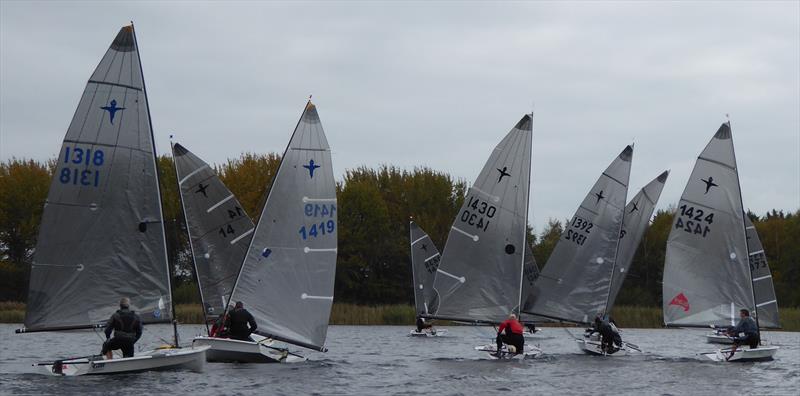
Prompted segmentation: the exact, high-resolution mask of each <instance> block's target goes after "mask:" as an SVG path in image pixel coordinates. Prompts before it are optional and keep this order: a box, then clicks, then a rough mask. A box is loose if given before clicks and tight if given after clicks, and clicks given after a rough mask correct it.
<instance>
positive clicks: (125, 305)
mask: <svg viewBox="0 0 800 396" xmlns="http://www.w3.org/2000/svg"><path fill="white" fill-rule="evenodd" d="M130 305H131V302H130V300H128V298H127V297H123V298H122V299H121V300H119V310H117V312H115V313H114V314H113V315H111V318H110V319H109V320H108V323H106V328H105V333H106V342H104V343H103V349H102V351H101V352H100V353H101V354H103V355H106V359H112V358H113V357H114V354H113V351H114V350H116V349H121V350H122V357H126V358H127V357H133V344H135V343H136V341H139V338H141V337H142V330H143V329H144V326H143V325H142V319H141V318H139V315H137V314H136V312H133V311H131V310H130ZM112 331H113V332H114V337H111V332H112ZM109 337H111V338H109Z"/></svg>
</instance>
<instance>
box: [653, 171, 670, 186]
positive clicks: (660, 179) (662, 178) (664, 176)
mask: <svg viewBox="0 0 800 396" xmlns="http://www.w3.org/2000/svg"><path fill="white" fill-rule="evenodd" d="M667 176H669V171H668V170H665V171H664V172H663V173H661V174H660V175H658V179H656V180H658V182H659V183H661V184H664V183H666V182H667Z"/></svg>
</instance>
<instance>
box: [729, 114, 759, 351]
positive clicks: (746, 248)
mask: <svg viewBox="0 0 800 396" xmlns="http://www.w3.org/2000/svg"><path fill="white" fill-rule="evenodd" d="M728 129H730V130H731V146H733V130H732V129H731V120H730V119H728ZM733 160H734V161H736V150H735V149H734V150H733ZM735 163H736V182H737V183H736V184H737V185H738V186H739V203H740V204H741V209H742V233H744V240H745V244H744V251H745V252H746V256H745V258H746V259H747V266H748V268H747V276H748V277H749V278H750V292H751V293H752V296H753V315H755V317H756V331H758V338H759V340H760V339H761V325H760V324H759V323H758V302H757V301H756V290H755V288H756V286H755V285H754V284H753V271H751V270H750V246H748V245H747V225H746V224H745V221H744V217H745V216H747V213H745V211H744V198H743V197H742V181H741V179H739V163H738V162H735ZM759 342H760V341H759Z"/></svg>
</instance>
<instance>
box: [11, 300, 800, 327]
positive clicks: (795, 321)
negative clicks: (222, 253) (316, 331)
mask: <svg viewBox="0 0 800 396" xmlns="http://www.w3.org/2000/svg"><path fill="white" fill-rule="evenodd" d="M175 310H176V311H177V314H178V321H179V322H180V323H186V324H202V323H203V311H202V309H201V308H200V305H199V304H177V305H176V307H175ZM612 316H613V317H614V319H615V320H616V322H617V323H618V324H619V326H620V327H623V328H628V329H635V328H640V329H660V328H663V327H664V326H663V324H662V323H663V322H662V316H661V309H660V308H658V307H636V306H618V307H615V308H614V310H613V312H612ZM780 318H781V324H782V328H781V329H776V330H778V331H800V308H781V309H780ZM24 319H25V304H24V303H19V302H0V323H22V322H23V320H24ZM329 323H330V324H332V325H356V326H371V325H376V326H377V325H398V326H399V325H402V326H413V325H414V323H415V314H414V307H413V306H411V305H404V304H394V305H378V306H367V305H356V304H347V303H334V304H333V310H332V311H331V319H330V322H329ZM440 324H441V325H446V324H447V323H446V322H442V323H440ZM541 326H542V327H574V326H573V325H569V324H561V323H542V324H541Z"/></svg>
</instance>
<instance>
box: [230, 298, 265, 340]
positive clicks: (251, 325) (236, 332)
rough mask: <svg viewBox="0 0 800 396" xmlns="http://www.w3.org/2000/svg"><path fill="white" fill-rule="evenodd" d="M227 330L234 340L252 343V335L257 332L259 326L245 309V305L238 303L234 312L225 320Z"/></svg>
mask: <svg viewBox="0 0 800 396" xmlns="http://www.w3.org/2000/svg"><path fill="white" fill-rule="evenodd" d="M225 328H226V329H228V332H229V335H230V337H231V338H233V339H234V340H240V341H252V340H251V339H250V334H253V333H254V332H255V331H256V329H257V328H258V325H257V324H256V320H255V318H253V315H252V314H251V313H250V312H248V311H247V310H246V309H244V303H243V302H241V301H237V302H236V306H235V307H234V308H233V311H231V312H230V313H228V317H227V318H225Z"/></svg>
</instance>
